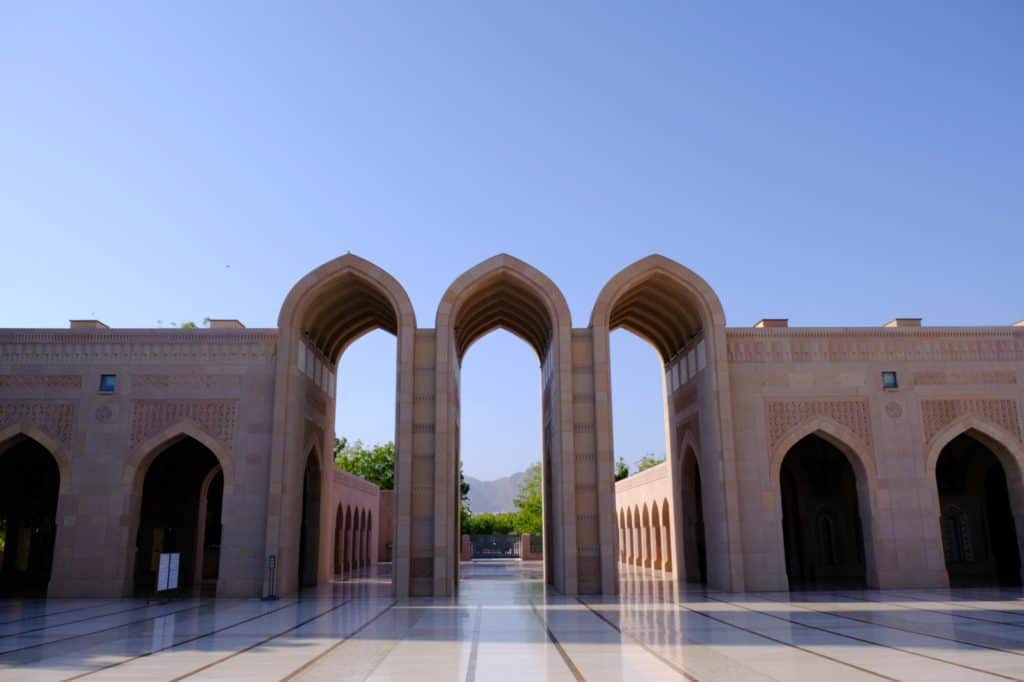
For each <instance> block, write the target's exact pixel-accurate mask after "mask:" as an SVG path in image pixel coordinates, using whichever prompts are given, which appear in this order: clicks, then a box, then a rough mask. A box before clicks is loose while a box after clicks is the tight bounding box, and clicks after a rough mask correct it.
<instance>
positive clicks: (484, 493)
mask: <svg viewBox="0 0 1024 682" xmlns="http://www.w3.org/2000/svg"><path fill="white" fill-rule="evenodd" d="M525 477H526V472H525V471H520V472H519V473H517V474H512V475H511V476H506V477H504V478H499V479H498V480H496V481H481V480H480V479H479V478H473V477H472V476H466V483H468V484H469V508H470V509H472V510H473V513H474V514H482V513H484V512H492V513H498V512H511V511H515V510H516V506H515V504H513V502H512V500H513V499H515V496H516V495H517V494H518V493H519V488H520V486H522V485H523V479H524V478H525Z"/></svg>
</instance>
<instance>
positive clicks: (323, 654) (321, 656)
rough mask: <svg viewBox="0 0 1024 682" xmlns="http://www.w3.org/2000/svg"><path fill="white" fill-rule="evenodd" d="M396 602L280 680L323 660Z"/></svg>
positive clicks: (292, 676) (393, 602) (290, 677)
mask: <svg viewBox="0 0 1024 682" xmlns="http://www.w3.org/2000/svg"><path fill="white" fill-rule="evenodd" d="M346 603H350V602H346ZM397 603H398V600H397V599H395V600H392V601H391V603H390V604H388V605H387V606H386V607H384V608H383V609H381V610H380V611H378V612H377V613H376V614H375V615H374V616H373V617H372V618H370V619H369V620H368V621H366V622H365V623H363V624H362V625H360V626H359V627H358V628H356V629H355V630H353V631H352V632H350V633H349V634H347V635H345V636H344V637H342V638H341V639H339V640H338V641H337V642H335V643H334V644H332V645H331V646H330V647H328V648H327V649H326V650H325V651H322V652H320V653H319V654H317V655H316V656H314V657H313V658H311V659H309V660H308V661H306V662H305V663H303V664H302V665H301V666H299V667H298V668H296V669H295V670H293V671H292V672H290V673H288V675H286V676H285V677H283V678H281V679H282V681H283V680H293V679H295V678H296V677H298V676H299V675H301V674H302V673H303V672H305V671H306V670H309V669H310V668H311V667H313V665H315V664H316V663H317V662H318V661H321V660H323V659H324V658H325V657H327V656H328V655H329V654H330V653H331V652H332V651H334V650H336V649H337V648H338V647H340V646H341V645H342V644H344V643H345V642H347V641H349V640H350V639H352V638H353V637H355V636H356V635H358V634H359V633H361V632H363V631H364V630H365V629H366V628H368V627H370V625H372V624H373V623H374V622H375V621H376V620H377V619H378V618H380V617H381V616H383V615H384V614H385V613H387V612H388V611H390V610H391V609H392V608H394V606H395V604H397ZM279 636H280V635H279Z"/></svg>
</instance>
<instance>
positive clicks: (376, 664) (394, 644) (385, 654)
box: [348, 600, 423, 679]
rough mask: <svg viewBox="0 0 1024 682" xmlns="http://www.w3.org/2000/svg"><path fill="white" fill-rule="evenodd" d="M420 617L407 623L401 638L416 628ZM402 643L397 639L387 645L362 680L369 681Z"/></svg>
mask: <svg viewBox="0 0 1024 682" xmlns="http://www.w3.org/2000/svg"><path fill="white" fill-rule="evenodd" d="M396 601H397V600H396ZM422 617H423V614H422V613H421V614H419V615H417V616H416V618H414V619H413V621H412V622H411V623H409V625H408V626H407V627H406V628H404V629H403V630H402V638H404V637H405V636H406V635H408V633H409V632H410V631H411V630H412V629H413V628H414V627H415V626H416V624H417V623H419V622H420V618H422ZM348 641H352V638H351V637H350V638H349V639H348ZM403 641H404V639H399V638H398V637H395V638H393V639H392V641H391V643H390V644H389V645H388V647H387V649H386V650H385V651H384V652H383V653H382V654H381V655H379V656H378V657H377V660H376V661H375V662H374V663H373V665H372V666H370V669H369V670H368V671H367V672H366V677H365V678H364V679H369V678H370V676H371V675H373V673H375V672H376V671H377V668H379V667H380V666H381V664H382V663H383V662H384V661H385V660H387V657H388V656H390V655H391V652H392V651H394V650H395V647H397V646H398V645H399V644H401V643H402V642H403Z"/></svg>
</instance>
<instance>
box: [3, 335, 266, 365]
mask: <svg viewBox="0 0 1024 682" xmlns="http://www.w3.org/2000/svg"><path fill="white" fill-rule="evenodd" d="M276 353H277V331H276V330H253V329H246V330H238V331H230V332H228V331H224V330H218V331H213V330H208V329H196V330H177V329H176V330H169V329H168V330H149V329H145V330H142V329H139V330H125V329H122V330H109V331H108V330H96V331H87V332H86V331H80V330H76V331H71V330H64V331H54V330H20V329H19V330H13V329H12V330H0V363H40V364H93V363H104V362H109V363H119V364H128V363H147V362H153V363H195V362H201V363H225V362H227V363H232V362H244V363H268V362H272V361H273V360H274V357H275V355H276Z"/></svg>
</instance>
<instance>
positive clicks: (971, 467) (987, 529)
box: [935, 434, 1021, 587]
mask: <svg viewBox="0 0 1024 682" xmlns="http://www.w3.org/2000/svg"><path fill="white" fill-rule="evenodd" d="M935 483H936V485H937V486H938V491H939V508H940V514H941V516H940V527H941V530H942V549H943V553H944V556H945V562H946V572H947V574H948V575H949V584H950V586H952V587H974V586H989V585H991V586H997V585H998V586H1018V585H1020V584H1021V576H1020V569H1021V561H1020V550H1019V548H1018V543H1017V528H1016V524H1015V523H1014V519H1013V513H1012V511H1011V506H1010V495H1009V490H1008V487H1007V481H1006V471H1005V470H1004V469H1003V465H1002V463H1000V461H999V459H998V458H997V457H996V455H995V453H993V452H992V450H990V449H989V448H988V446H986V445H985V444H984V443H982V442H980V441H978V440H976V439H974V438H972V437H971V436H969V435H967V434H961V435H960V436H957V437H956V438H954V439H953V440H951V441H950V442H949V443H948V444H946V446H945V447H944V448H943V449H942V452H941V453H940V454H939V459H938V461H937V462H936V465H935Z"/></svg>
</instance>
